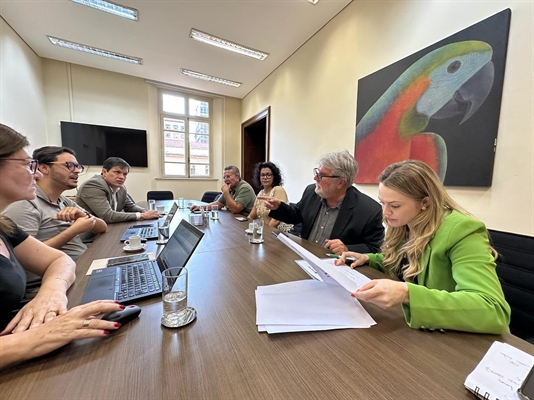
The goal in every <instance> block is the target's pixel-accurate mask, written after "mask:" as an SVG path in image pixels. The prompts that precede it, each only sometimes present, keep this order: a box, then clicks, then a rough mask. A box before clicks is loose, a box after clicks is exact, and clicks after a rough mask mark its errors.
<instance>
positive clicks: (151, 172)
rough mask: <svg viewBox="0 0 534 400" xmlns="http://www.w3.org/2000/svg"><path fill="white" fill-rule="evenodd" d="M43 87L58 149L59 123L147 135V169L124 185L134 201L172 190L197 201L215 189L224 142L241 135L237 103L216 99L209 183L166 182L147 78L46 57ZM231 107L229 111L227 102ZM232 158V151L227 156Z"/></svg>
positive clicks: (92, 171) (151, 88) (135, 170)
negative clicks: (153, 192) (138, 131)
mask: <svg viewBox="0 0 534 400" xmlns="http://www.w3.org/2000/svg"><path fill="white" fill-rule="evenodd" d="M43 66H44V87H45V100H46V107H47V115H48V132H49V141H48V144H51V145H60V144H61V132H60V125H59V122H60V121H62V120H63V121H73V122H84V123H90V124H97V125H111V126H120V127H127V128H135V129H146V130H147V132H148V163H149V167H148V168H132V170H131V171H130V174H129V176H128V180H127V181H126V186H127V188H128V191H129V193H131V194H132V196H133V197H134V199H136V201H141V200H144V199H146V192H147V191H148V190H172V191H173V192H174V194H175V196H176V197H185V198H192V199H200V197H201V195H202V193H203V192H204V191H206V190H219V189H220V187H221V181H220V179H221V176H222V169H223V165H224V163H225V160H226V154H225V152H224V151H223V149H224V147H225V141H230V142H232V141H235V137H239V135H240V125H239V120H240V112H241V101H240V100H239V99H232V98H227V99H221V98H218V99H216V100H215V101H214V103H213V122H212V145H213V160H212V162H213V171H214V178H215V179H211V180H200V179H195V180H176V179H173V180H169V179H160V176H161V148H162V143H161V138H160V121H159V111H158V90H157V88H156V87H155V86H153V85H151V84H148V83H147V82H146V81H145V80H143V79H140V78H136V77H132V76H128V75H122V74H118V73H114V72H108V71H103V70H99V69H94V68H88V67H83V66H80V65H75V64H68V63H64V62H60V61H54V60H49V59H44V62H43ZM226 103H228V104H230V105H232V107H230V111H227V110H225V104H226ZM228 157H229V158H230V159H232V160H233V159H234V157H233V153H229V156H228ZM100 170H101V168H100V167H96V166H93V167H90V168H89V171H88V172H87V173H86V174H85V175H84V176H82V177H81V179H80V183H81V182H83V181H84V180H85V179H88V178H89V177H91V176H93V175H94V174H99V173H100Z"/></svg>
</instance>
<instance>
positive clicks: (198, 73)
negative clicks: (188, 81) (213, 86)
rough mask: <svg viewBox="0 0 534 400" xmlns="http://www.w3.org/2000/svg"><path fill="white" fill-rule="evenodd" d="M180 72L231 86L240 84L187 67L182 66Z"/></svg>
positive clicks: (239, 84)
mask: <svg viewBox="0 0 534 400" xmlns="http://www.w3.org/2000/svg"><path fill="white" fill-rule="evenodd" d="M181 72H182V75H186V76H189V77H191V78H197V79H202V80H204V81H209V82H215V83H220V84H222V85H228V86H233V87H239V86H241V82H234V81H229V80H227V79H222V78H217V77H215V76H211V75H206V74H202V73H200V72H195V71H190V70H188V69H183V68H182V70H181Z"/></svg>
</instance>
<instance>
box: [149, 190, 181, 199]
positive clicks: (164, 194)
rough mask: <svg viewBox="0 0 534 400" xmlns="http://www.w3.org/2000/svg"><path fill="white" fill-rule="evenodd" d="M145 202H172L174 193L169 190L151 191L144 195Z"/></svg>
mask: <svg viewBox="0 0 534 400" xmlns="http://www.w3.org/2000/svg"><path fill="white" fill-rule="evenodd" d="M146 199H147V200H174V193H173V192H171V191H170V190H151V191H149V192H147V193H146Z"/></svg>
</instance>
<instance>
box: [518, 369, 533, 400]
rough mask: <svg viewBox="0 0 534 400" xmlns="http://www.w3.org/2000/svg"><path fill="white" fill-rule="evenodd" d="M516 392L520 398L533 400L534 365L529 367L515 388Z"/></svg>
mask: <svg viewBox="0 0 534 400" xmlns="http://www.w3.org/2000/svg"><path fill="white" fill-rule="evenodd" d="M517 394H518V395H519V398H520V399H521V400H534V366H533V367H532V368H530V371H529V373H528V375H527V377H526V378H525V380H524V381H523V383H522V384H521V387H520V388H519V389H517Z"/></svg>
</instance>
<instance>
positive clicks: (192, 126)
mask: <svg viewBox="0 0 534 400" xmlns="http://www.w3.org/2000/svg"><path fill="white" fill-rule="evenodd" d="M189 133H202V134H204V135H209V133H210V124H209V123H207V122H198V121H189Z"/></svg>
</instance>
